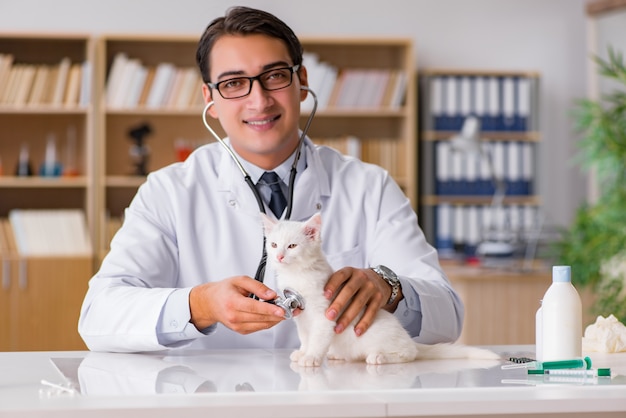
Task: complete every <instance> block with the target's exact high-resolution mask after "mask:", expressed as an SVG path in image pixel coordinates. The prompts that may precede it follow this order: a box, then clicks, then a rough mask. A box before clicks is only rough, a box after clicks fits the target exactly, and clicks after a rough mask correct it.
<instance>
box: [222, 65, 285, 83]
mask: <svg viewBox="0 0 626 418" xmlns="http://www.w3.org/2000/svg"><path fill="white" fill-rule="evenodd" d="M289 66H290V65H289V63H288V62H286V61H275V62H271V63H269V64H265V65H264V66H263V67H262V68H261V72H265V71H267V70H271V69H272V68H277V67H280V68H282V67H289ZM244 75H245V72H244V71H242V70H232V71H224V72H223V73H221V74H219V75H218V76H217V79H218V80H222V79H225V78H232V77H240V76H244ZM255 75H256V74H255Z"/></svg>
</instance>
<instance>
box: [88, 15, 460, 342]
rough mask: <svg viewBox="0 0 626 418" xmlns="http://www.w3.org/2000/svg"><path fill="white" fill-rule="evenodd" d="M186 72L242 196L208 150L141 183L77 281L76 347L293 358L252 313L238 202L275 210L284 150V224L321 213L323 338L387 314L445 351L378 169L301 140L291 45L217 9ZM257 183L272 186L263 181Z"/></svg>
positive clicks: (259, 283)
mask: <svg viewBox="0 0 626 418" xmlns="http://www.w3.org/2000/svg"><path fill="white" fill-rule="evenodd" d="M197 62H198V65H199V68H200V72H201V73H202V77H203V80H204V82H205V85H204V86H203V94H204V97H205V100H206V102H207V103H209V102H211V101H213V105H212V106H211V107H209V109H208V113H209V115H210V116H211V117H213V118H215V119H218V120H219V123H220V124H221V125H222V127H223V129H224V131H225V132H226V133H227V135H228V138H226V140H225V142H226V143H227V144H228V145H229V146H230V147H231V149H232V151H233V153H234V155H235V156H236V158H237V159H238V160H239V161H240V162H241V164H242V166H243V167H244V169H245V170H246V171H247V172H248V174H249V176H250V179H251V181H252V182H253V183H254V185H251V184H249V183H247V182H246V181H245V180H244V177H243V175H242V173H241V172H240V170H239V168H238V166H237V164H236V162H235V160H234V158H233V156H231V155H230V154H229V153H228V152H227V150H226V149H225V148H224V147H222V146H221V145H220V144H219V143H213V144H209V145H205V146H203V147H200V148H198V149H197V150H196V151H194V152H193V153H192V154H191V155H190V156H189V158H188V159H187V160H186V161H185V162H184V163H176V164H172V165H170V166H168V167H165V168H163V169H160V170H157V171H155V172H153V173H151V174H150V175H149V176H148V179H147V181H146V183H145V184H144V185H142V186H141V187H140V188H139V191H138V192H137V195H136V196H135V198H134V199H133V201H132V202H131V204H130V206H129V207H128V209H127V210H126V214H125V220H124V224H123V226H122V227H121V229H120V230H119V232H118V233H117V234H116V235H115V237H114V238H113V240H112V242H111V251H110V252H109V254H108V255H107V256H106V258H105V259H104V260H103V262H102V266H101V268H100V270H99V271H98V272H97V273H96V275H95V276H94V277H93V278H92V279H91V280H90V282H89V290H88V292H87V295H86V297H85V300H84V303H83V306H82V309H81V316H80V321H79V332H80V334H81V336H82V338H83V339H84V341H85V343H86V344H87V346H88V347H89V348H90V349H91V350H95V351H116V352H136V351H153V350H163V349H167V348H176V347H189V346H191V347H203V348H252V347H257V348H295V347H297V346H298V336H297V333H296V330H295V326H294V323H293V321H291V320H285V319H284V311H283V310H282V309H281V308H280V307H278V306H276V305H273V304H270V303H266V302H264V300H272V299H274V298H276V296H277V292H276V290H280V289H276V282H275V279H274V276H273V274H272V273H273V272H272V271H270V270H269V269H268V271H267V272H266V274H265V276H264V277H259V278H258V279H259V280H255V279H254V278H253V277H254V275H255V272H256V271H257V266H258V263H259V259H260V258H261V255H262V254H263V249H262V247H263V242H264V240H263V228H262V221H261V217H260V215H259V204H258V203H259V202H258V201H257V199H256V198H255V193H254V192H253V189H254V188H256V193H258V195H259V197H260V199H261V201H262V203H260V204H261V205H264V206H265V208H267V209H272V210H276V209H275V208H274V205H273V202H272V198H273V197H272V195H273V194H274V191H273V190H272V186H273V185H275V184H279V185H280V188H281V189H282V191H284V192H287V189H288V186H287V184H288V183H289V177H290V169H291V166H292V164H293V163H294V161H295V158H296V154H297V152H296V151H297V150H298V148H299V147H301V148H300V149H301V157H300V158H299V160H298V161H297V175H296V177H295V183H294V185H293V188H294V194H293V203H292V207H291V217H290V218H291V219H292V220H305V219H308V218H309V217H310V216H311V215H313V214H314V213H316V212H321V214H322V219H323V222H322V223H323V226H322V236H323V237H324V244H323V246H324V251H325V253H326V255H327V256H328V259H329V262H330V263H331V265H332V266H333V268H334V269H335V270H336V272H335V273H334V274H333V275H332V276H331V277H330V278H329V280H328V283H327V284H326V287H325V289H324V291H325V296H326V297H327V299H328V300H329V308H328V310H327V311H326V316H327V317H328V318H329V319H331V320H335V321H336V326H335V332H337V333H341V332H355V333H356V334H357V335H361V334H363V333H364V332H366V331H367V329H368V327H369V326H370V325H371V322H372V320H373V318H374V315H375V314H376V312H377V311H378V310H379V309H386V310H388V311H390V312H393V313H394V314H395V315H396V316H397V317H398V319H399V320H400V321H401V322H402V324H403V326H404V327H405V328H406V329H407V331H408V332H409V333H410V334H411V335H412V336H413V337H415V339H416V340H417V341H419V342H423V343H436V342H449V341H454V340H456V339H457V338H458V336H459V334H460V332H461V327H462V322H463V305H462V303H461V301H460V299H459V297H458V295H457V294H456V293H455V291H454V290H453V289H452V287H451V286H450V284H449V282H448V280H447V278H446V277H445V275H444V273H443V272H442V270H441V268H440V266H439V262H438V258H437V252H436V251H435V249H434V248H433V247H431V246H430V245H429V244H428V243H427V242H426V240H425V238H424V235H423V233H422V231H421V230H420V228H419V226H418V224H417V218H416V215H415V212H414V211H413V210H412V208H411V205H410V202H409V201H408V199H407V198H406V196H405V195H404V194H403V193H402V191H401V190H400V188H399V187H398V185H397V184H396V183H395V182H394V180H393V179H392V178H391V177H390V176H389V174H388V173H387V172H386V171H384V170H383V169H381V168H380V167H377V166H374V165H370V164H365V163H363V162H361V161H359V160H357V159H354V158H349V157H346V156H343V155H341V154H339V153H338V152H336V151H335V150H332V149H330V148H327V147H318V146H316V145H314V144H313V143H312V142H311V140H310V139H309V138H308V137H305V138H304V139H303V141H300V136H301V132H300V130H299V127H298V123H299V119H300V103H301V102H302V101H303V100H304V99H305V98H306V96H307V94H308V92H307V90H306V88H305V87H306V86H307V85H308V83H307V71H306V68H305V67H303V66H302V46H301V45H300V42H299V40H298V39H297V37H296V36H295V34H294V33H293V31H292V30H291V29H290V28H289V27H288V26H287V25H286V24H285V23H283V22H282V21H281V20H279V19H277V18H276V17H275V16H273V15H271V14H269V13H266V12H263V11H260V10H254V9H249V8H243V7H239V8H232V9H229V11H228V12H227V14H226V15H225V16H224V17H220V18H217V19H215V20H214V21H213V22H212V23H211V24H210V25H209V26H208V27H207V29H206V30H205V32H204V34H203V35H202V37H201V39H200V41H199V44H198V51H197ZM300 144H301V145H300ZM270 171H272V172H274V173H276V174H277V175H278V177H279V178H280V179H279V180H278V181H276V182H268V181H267V180H264V179H262V176H263V174H264V173H265V172H270ZM264 178H265V177H264ZM281 210H283V209H278V212H277V214H276V216H277V217H278V218H280V217H281V216H282V217H283V218H284V217H285V211H284V210H283V212H282V213H281V212H280V211H281ZM266 212H267V213H268V214H269V215H270V216H273V215H272V211H270V210H266ZM250 295H256V296H257V298H252V297H250ZM259 299H260V300H259ZM353 319H357V322H356V325H355V326H350V323H351V322H352V320H353Z"/></svg>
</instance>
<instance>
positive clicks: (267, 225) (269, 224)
mask: <svg viewBox="0 0 626 418" xmlns="http://www.w3.org/2000/svg"><path fill="white" fill-rule="evenodd" d="M259 214H260V215H261V220H262V221H263V230H264V231H265V235H267V234H269V233H270V232H272V229H274V225H276V222H275V221H274V220H273V219H272V218H270V217H269V216H267V215H266V214H264V213H263V212H260V213H259Z"/></svg>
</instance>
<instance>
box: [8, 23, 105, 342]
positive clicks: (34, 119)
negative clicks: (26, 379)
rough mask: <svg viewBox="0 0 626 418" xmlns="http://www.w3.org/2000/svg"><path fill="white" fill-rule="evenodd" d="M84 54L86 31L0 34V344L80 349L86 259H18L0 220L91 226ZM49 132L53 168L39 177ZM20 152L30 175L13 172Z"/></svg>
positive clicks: (93, 205) (88, 59)
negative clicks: (42, 217) (60, 218)
mask: <svg viewBox="0 0 626 418" xmlns="http://www.w3.org/2000/svg"><path fill="white" fill-rule="evenodd" d="M94 58H95V56H94V41H93V38H92V37H91V36H90V35H85V34H62V33H54V34H45V33H44V34H33V33H14V32H12V33H4V32H3V33H0V161H1V166H2V170H1V173H0V219H5V220H4V221H3V222H2V233H1V234H0V235H1V237H0V264H1V269H0V283H1V287H0V316H1V317H2V319H1V320H0V328H2V330H1V331H0V350H41V349H59V350H62V349H84V347H85V346H84V344H82V341H81V339H80V337H79V336H78V332H77V331H76V330H77V321H78V314H79V312H80V306H81V304H82V298H83V297H84V294H85V292H86V289H87V281H88V280H89V278H90V277H91V275H92V274H93V269H94V263H93V257H92V256H91V255H87V256H84V255H81V256H77V257H74V256H67V257H65V256H63V257H57V256H54V257H24V256H22V255H21V254H19V252H18V251H17V249H16V247H15V246H14V244H13V231H12V230H11V228H10V227H9V226H8V222H7V221H6V218H7V217H8V215H9V214H10V213H11V211H13V210H15V209H73V210H80V211H81V212H83V213H84V215H85V219H86V222H87V224H88V229H89V231H94V230H95V229H96V225H95V214H96V211H97V207H98V202H97V197H96V196H97V193H96V187H97V184H96V181H95V169H94V149H95V144H96V138H95V136H94V118H95V109H94V105H93V95H92V93H93V82H94V77H93V65H94ZM52 138H54V143H55V145H56V157H57V158H56V160H57V162H59V163H60V164H61V167H60V169H59V170H57V171H56V172H54V173H52V174H54V175H52V176H42V175H40V167H41V165H42V164H43V162H44V161H45V158H46V149H47V144H48V143H49V142H50V143H52ZM23 149H27V150H28V160H29V163H30V167H31V170H32V175H28V176H19V175H17V165H18V161H19V159H20V154H22V150H23ZM22 155H23V154H22ZM57 168H58V167H57ZM57 174H58V175H57ZM92 247H93V245H91V246H90V248H92Z"/></svg>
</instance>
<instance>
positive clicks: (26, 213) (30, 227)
mask: <svg viewBox="0 0 626 418" xmlns="http://www.w3.org/2000/svg"><path fill="white" fill-rule="evenodd" d="M9 222H10V224H11V228H12V229H13V234H14V236H15V243H16V247H17V251H18V253H19V254H20V255H23V256H62V255H72V256H74V255H86V256H91V255H92V246H91V240H90V238H89V233H88V232H87V225H86V221H85V215H84V213H83V211H82V210H80V209H13V210H11V211H10V212H9Z"/></svg>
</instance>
